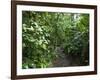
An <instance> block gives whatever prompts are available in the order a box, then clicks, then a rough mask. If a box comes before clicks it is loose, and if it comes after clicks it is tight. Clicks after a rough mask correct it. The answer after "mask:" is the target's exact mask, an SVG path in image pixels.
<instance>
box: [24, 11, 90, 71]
mask: <svg viewBox="0 0 100 80" xmlns="http://www.w3.org/2000/svg"><path fill="white" fill-rule="evenodd" d="M22 40H23V41H22V48H23V50H22V51H23V58H22V59H23V60H22V62H23V64H22V68H24V69H26V68H46V67H50V66H52V61H53V60H54V59H55V58H57V57H59V56H58V55H57V51H56V48H57V47H59V48H61V49H62V51H63V52H64V54H66V55H71V56H74V55H77V56H79V58H80V61H81V64H83V65H85V64H88V62H89V61H87V63H86V60H88V53H89V50H88V47H89V15H88V14H78V13H76V14H74V13H59V12H33V11H23V12H22Z"/></svg>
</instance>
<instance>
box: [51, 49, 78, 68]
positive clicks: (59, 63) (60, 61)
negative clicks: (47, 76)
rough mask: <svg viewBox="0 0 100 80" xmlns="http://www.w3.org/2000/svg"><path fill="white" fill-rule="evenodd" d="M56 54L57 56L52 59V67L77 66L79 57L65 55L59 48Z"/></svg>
mask: <svg viewBox="0 0 100 80" xmlns="http://www.w3.org/2000/svg"><path fill="white" fill-rule="evenodd" d="M56 54H57V55H58V56H59V57H58V58H56V59H55V60H54V61H53V67H68V66H79V58H78V57H77V56H69V55H66V54H65V53H63V50H61V49H60V48H58V50H57V53H56Z"/></svg>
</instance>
